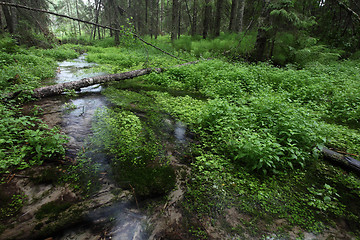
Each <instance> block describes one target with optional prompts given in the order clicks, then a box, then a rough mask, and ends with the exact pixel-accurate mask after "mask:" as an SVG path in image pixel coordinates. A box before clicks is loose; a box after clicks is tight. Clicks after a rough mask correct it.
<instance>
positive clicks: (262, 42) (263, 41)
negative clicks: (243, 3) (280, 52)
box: [252, 2, 271, 61]
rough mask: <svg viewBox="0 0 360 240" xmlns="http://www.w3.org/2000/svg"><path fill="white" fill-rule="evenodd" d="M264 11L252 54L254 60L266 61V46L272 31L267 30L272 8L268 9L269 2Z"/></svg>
mask: <svg viewBox="0 0 360 240" xmlns="http://www.w3.org/2000/svg"><path fill="white" fill-rule="evenodd" d="M263 8H264V9H263V11H262V13H261V16H260V18H259V27H258V33H257V36H256V42H255V46H254V51H253V54H252V58H253V60H254V61H264V60H265V59H266V58H267V56H266V54H265V53H266V46H267V43H268V42H269V40H270V38H271V37H270V33H269V31H268V30H267V27H268V26H269V22H270V20H269V18H270V10H269V9H268V6H267V2H265V5H264V6H263Z"/></svg>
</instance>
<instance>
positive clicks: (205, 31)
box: [203, 0, 211, 38]
mask: <svg viewBox="0 0 360 240" xmlns="http://www.w3.org/2000/svg"><path fill="white" fill-rule="evenodd" d="M210 19H211V0H205V7H204V20H203V38H207V36H208V33H209V27H210Z"/></svg>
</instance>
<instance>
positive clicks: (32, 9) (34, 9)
mask: <svg viewBox="0 0 360 240" xmlns="http://www.w3.org/2000/svg"><path fill="white" fill-rule="evenodd" d="M0 5H5V6H10V7H16V8H22V9H26V10H29V11H35V12H42V13H47V14H51V15H54V16H58V17H63V18H68V19H71V20H73V21H78V22H82V23H85V24H91V25H94V26H97V27H101V28H105V29H109V30H112V31H117V32H120V31H121V30H120V29H117V28H113V27H109V26H105V25H101V24H98V23H94V22H89V21H85V20H82V19H78V18H74V17H70V16H67V15H64V14H59V13H54V12H50V11H47V10H43V9H37V8H32V7H28V6H24V5H19V4H15V3H8V2H0ZM131 34H132V35H133V36H134V37H135V38H137V39H139V40H140V41H141V42H143V43H145V44H146V45H149V46H151V47H153V48H155V49H157V50H159V51H160V52H162V53H165V54H167V55H169V56H171V57H173V58H176V59H178V60H181V61H187V60H184V59H181V58H179V57H176V56H175V55H173V54H171V53H169V52H166V51H164V50H162V49H161V48H159V47H157V46H155V45H153V44H151V43H149V42H147V41H145V40H144V39H142V38H141V37H140V36H139V35H137V34H136V33H131Z"/></svg>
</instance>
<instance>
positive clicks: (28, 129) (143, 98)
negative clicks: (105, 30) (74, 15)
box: [0, 45, 360, 239]
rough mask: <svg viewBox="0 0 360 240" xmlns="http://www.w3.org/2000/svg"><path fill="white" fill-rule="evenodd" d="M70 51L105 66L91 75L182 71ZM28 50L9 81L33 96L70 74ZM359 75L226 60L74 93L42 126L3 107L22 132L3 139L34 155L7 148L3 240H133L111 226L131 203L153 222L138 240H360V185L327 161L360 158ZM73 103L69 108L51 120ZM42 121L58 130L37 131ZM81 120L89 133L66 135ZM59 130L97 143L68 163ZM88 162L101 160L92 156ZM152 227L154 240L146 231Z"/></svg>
mask: <svg viewBox="0 0 360 240" xmlns="http://www.w3.org/2000/svg"><path fill="white" fill-rule="evenodd" d="M62 48H63V49H60V50H57V52H56V51H55V50H54V52H55V53H56V54H57V55H58V56H59V55H61V53H63V52H66V53H65V54H64V55H67V56H68V57H71V58H75V57H77V56H78V54H77V53H74V52H75V51H73V50H72V49H77V50H79V49H81V50H82V51H87V54H88V55H87V56H86V59H87V61H89V62H95V63H97V64H98V65H97V66H95V67H94V68H92V69H88V70H86V69H85V70H84V71H85V73H86V74H87V73H90V74H91V73H92V72H107V73H117V72H125V71H129V70H133V69H139V68H143V67H147V66H150V67H169V66H172V65H177V64H178V62H177V60H174V59H169V58H168V57H164V56H162V55H160V54H156V53H153V52H150V53H149V52H148V53H147V54H149V55H146V54H144V52H143V51H139V50H138V49H136V48H125V47H123V48H120V47H99V46H97V47H96V46H76V45H67V46H63V47H62ZM17 51H18V53H16V54H14V53H2V55H1V57H2V58H9V59H11V58H16V61H13V62H12V64H13V65H6V67H5V68H4V69H3V70H1V71H3V72H2V76H13V75H14V74H15V75H14V76H16V74H19V77H15V78H13V79H12V80H11V81H13V82H16V84H18V85H19V86H20V87H23V88H24V89H26V87H25V85H26V86H29V84H30V83H31V84H33V85H34V86H35V85H36V83H33V82H31V79H34V78H33V77H34V76H36V75H41V74H42V75H41V76H38V77H37V78H38V80H39V79H48V78H49V76H51V74H50V72H51V71H53V72H54V69H56V64H54V60H53V59H54V57H53V56H51V57H49V59H50V58H51V59H52V60H51V59H50V60H49V59H48V60H47V61H49V66H50V67H49V69H48V73H47V71H45V70H47V69H43V70H41V71H40V70H39V69H40V68H41V66H42V64H43V63H41V62H43V61H44V60H42V58H41V57H39V55H41V56H45V55H46V56H50V55H51V54H53V52H52V51H50V50H49V51H48V52H47V51H45V50H36V51H35V50H34V49H32V50H31V52H30V51H29V52H26V51H25V50H21V51H20V50H17ZM25 52H26V54H25ZM22 54H23V55H22ZM184 55H185V56H187V57H188V58H189V60H194V58H195V57H194V56H190V55H186V54H185V53H184ZM39 58H40V59H39ZM43 58H44V57H43ZM65 58H66V57H65ZM144 58H145V59H147V61H145V60H144ZM46 59H47V58H46ZM55 59H57V60H64V59H61V58H59V57H57V58H55ZM29 61H33V62H34V63H33V65H32V66H33V67H32V68H31V69H30V68H29V69H25V68H24V69H23V71H24V72H16V71H18V70H19V67H18V64H22V63H23V62H29ZM35 63H36V64H38V65H36V64H35ZM50 63H51V64H50ZM144 64H145V66H144ZM34 66H35V67H34ZM358 66H359V61H358V60H346V61H341V62H340V61H333V62H327V63H326V64H323V63H321V62H312V63H311V64H308V65H306V66H305V67H302V68H298V69H297V68H294V67H293V66H289V67H286V68H276V67H273V66H271V65H269V64H265V63H259V64H248V63H244V62H236V63H233V62H229V61H228V60H226V59H214V60H210V61H201V62H199V63H197V64H195V65H192V66H184V67H177V68H168V69H167V70H166V71H165V72H164V73H160V74H159V73H155V72H154V73H151V74H149V75H147V76H143V77H140V78H137V79H132V80H126V81H123V82H119V83H109V84H106V85H105V86H103V87H102V89H98V90H99V91H100V90H101V95H99V94H100V93H93V92H91V91H90V92H88V93H85V94H79V95H78V96H76V95H74V92H70V93H68V94H67V97H66V96H63V97H61V98H60V100H59V99H57V98H54V99H52V100H49V101H48V102H47V103H46V104H45V105H42V107H41V108H43V110H40V107H39V106H41V105H40V104H38V107H35V108H31V111H30V112H29V111H25V112H26V114H27V115H29V117H25V116H26V114H25V115H24V112H22V113H21V111H18V110H16V109H13V108H10V107H9V106H8V105H6V104H5V103H2V105H1V109H0V110H1V111H2V113H4V114H3V115H4V116H6V117H4V118H3V119H2V121H3V124H4V126H5V124H9V126H14V128H13V130H9V128H6V129H5V128H4V129H0V130H1V131H2V132H1V133H2V136H3V137H2V139H6V137H9V139H13V140H12V141H14V143H15V141H17V142H16V143H15V144H18V145H19V146H24V147H23V148H19V149H17V148H15V150H16V152H14V153H12V152H11V151H10V150H9V149H11V146H7V145H4V146H3V149H5V150H2V151H1V152H0V154H2V153H5V152H6V153H10V152H11V154H12V155H10V154H7V155H4V156H3V159H4V160H3V161H2V162H1V165H0V167H1V169H2V172H1V173H2V176H3V178H2V184H1V186H0V188H1V189H2V190H3V191H1V192H0V193H1V194H0V198H1V199H2V200H4V201H1V203H2V205H1V206H0V207H1V212H0V220H1V223H0V232H1V233H2V234H3V235H0V238H5V239H6V238H8V237H7V236H10V235H11V234H10V233H9V232H11V231H13V232H12V234H14V232H16V231H17V229H18V228H17V227H16V224H15V223H16V222H18V223H19V224H23V229H24V232H21V231H18V232H17V234H18V235H17V236H15V235H11V237H15V238H17V239H23V238H24V236H25V235H24V234H25V233H29V234H30V233H31V234H34V232H37V235H33V236H37V237H49V236H57V234H59V232H62V231H63V230H64V229H67V228H69V226H71V225H81V226H84V219H87V220H86V221H85V222H86V223H87V224H95V225H96V226H101V227H100V230H99V229H97V230H96V231H97V232H96V233H94V236H98V237H100V238H101V237H105V238H106V237H110V236H111V235H112V234H114V235H113V236H115V235H116V234H119V232H120V231H121V227H119V228H117V229H116V228H115V230H114V228H112V227H110V226H113V225H114V224H115V223H116V224H118V222H117V221H115V220H114V219H116V217H114V215H111V214H109V213H110V212H113V211H114V209H113V208H111V205H112V204H113V203H114V202H118V201H120V202H128V201H129V206H122V205H121V204H120V205H116V206H118V208H119V209H127V210H126V211H125V212H127V213H128V214H127V215H126V216H136V217H135V218H134V219H138V220H139V221H133V222H132V223H133V225H131V226H132V227H131V228H130V229H138V230H137V231H138V232H137V233H138V234H139V236H141V237H142V238H141V239H147V238H153V239H359V237H360V232H359V229H360V219H359V217H360V207H359V206H358V204H356V203H357V202H359V200H360V191H359V189H360V179H359V177H358V176H357V175H355V174H354V173H352V172H351V171H349V170H347V169H343V168H341V167H340V166H333V165H331V164H329V163H328V162H327V161H325V160H324V159H322V157H321V155H320V153H319V151H318V150H317V147H321V146H327V147H329V148H332V149H334V150H336V151H339V152H345V153H350V154H352V155H351V156H354V155H355V156H354V157H356V156H359V154H360V132H359V129H358V125H357V124H358V121H359V119H360V118H359V116H360V109H359V108H358V107H357V106H359V105H360V99H359V98H358V96H359V94H360V93H359V91H360V80H359V79H360V75H359V74H360V73H359V71H358ZM35 70H36V71H35ZM37 70H39V71H37ZM87 71H88V72H87ZM25 73H26V74H25ZM52 74H53V73H52ZM3 78H4V79H0V80H1V81H0V83H2V85H1V86H2V88H3V91H4V92H6V91H11V90H13V89H12V88H11V87H9V86H7V87H6V88H5V87H4V86H5V85H6V84H7V85H9V84H8V83H9V79H5V77H3ZM19 79H21V81H20V80H19ZM31 84H30V85H31ZM19 86H18V87H19ZM4 89H5V90H6V91H5V90H4ZM98 90H96V91H98ZM20 96H21V97H23V98H26V96H22V95H20ZM94 96H96V98H97V97H98V96H100V99H101V100H100V102H99V101H98V100H96V101H95V100H94V99H93V97H94ZM86 101H88V102H86ZM55 102H57V103H55ZM59 103H61V106H63V108H60V109H51V107H52V106H55V105H56V104H59ZM59 106H60V105H59ZM47 108H48V109H47ZM97 108H98V110H97ZM44 109H45V111H44ZM41 112H42V113H45V114H43V115H42V114H41ZM47 112H48V113H49V112H51V114H47ZM6 114H7V115H6ZM30 115H35V117H33V116H30ZM18 116H21V117H22V118H20V119H22V120H21V121H22V122H23V123H19V122H17V121H16V119H19V118H18ZM50 116H52V117H50ZM64 116H65V117H64ZM33 118H34V119H35V118H43V122H44V123H47V124H48V125H49V126H47V127H42V128H39V129H40V130H39V131H37V132H36V128H35V125H32V124H33V122H37V121H38V120H34V119H33ZM59 118H63V119H62V120H59ZM69 120H72V121H73V120H74V121H75V122H74V123H73V124H72V125H66V122H68V121H69ZM59 123H61V127H62V128H63V130H62V131H63V133H65V134H67V135H68V136H69V140H68V141H69V143H68V145H71V144H74V143H75V145H76V143H77V141H79V134H77V133H80V134H82V136H88V137H89V138H88V139H87V140H86V141H85V142H86V143H84V144H83V145H77V146H76V147H75V148H67V153H68V157H67V158H65V159H62V158H60V157H58V156H61V155H62V154H64V151H63V150H62V149H61V148H58V147H57V146H58V145H59V144H60V145H61V143H63V142H62V140H61V139H62V137H60V136H61V135H60V133H59V132H52V133H51V134H48V135H46V130H47V129H48V128H52V127H53V126H56V125H58V124H59ZM76 125H78V126H85V125H86V126H87V130H81V129H80V130H79V129H78V128H76ZM24 126H25V127H24ZM64 126H70V127H69V128H68V130H69V131H70V130H71V129H72V130H74V131H73V132H66V131H67V130H65V131H64ZM65 129H66V128H65ZM43 130H44V132H42V131H43ZM72 130H71V131H72ZM13 131H14V132H17V133H21V134H17V136H21V138H19V137H15V135H14V133H13ZM54 131H55V130H54ZM34 139H37V140H36V141H35V140H34ZM41 139H42V140H41ZM6 141H7V140H6ZM81 141H83V139H82V140H81ZM52 143H53V144H52ZM32 146H34V147H33V148H32ZM36 146H41V148H40V149H39V148H36ZM65 146H66V145H65ZM94 149H101V150H98V151H93V150H94ZM15 150H14V151H15ZM79 150H80V152H87V151H89V152H91V153H90V155H87V154H80V155H78V152H79ZM20 153H21V154H20ZM55 153H56V154H55ZM41 154H42V155H41ZM1 156H2V155H1ZM17 156H24V157H23V158H20V157H17ZM37 156H39V157H37ZM32 159H37V160H32ZM40 159H45V161H40ZM75 159H76V160H75ZM99 159H101V160H99ZM5 160H6V161H5ZM21 161H23V163H21ZM75 162H76V164H74V163H75ZM9 163H12V164H13V165H9ZM103 163H106V164H105V165H104V164H103ZM19 166H24V167H19ZM105 166H106V167H105ZM9 169H10V170H9ZM104 173H106V174H104ZM23 176H25V177H23ZM99 179H100V181H99ZM119 189H124V191H122V190H119ZM134 192H135V195H134V194H133V193H134ZM131 195H134V196H135V197H134V198H131V197H130V196H131ZM42 199H46V200H42ZM29 204H34V205H33V207H32V208H31V207H30V205H29ZM51 204H53V205H51ZM54 204H55V206H56V207H55V206H54ZM137 204H138V205H139V208H140V209H141V210H142V212H140V211H138V210H137V206H136V205H137ZM104 206H108V208H107V207H104ZM89 209H90V211H91V210H95V211H94V213H92V214H89V211H88V210H89ZM96 209H102V210H100V212H98V211H97V210H96ZM144 212H146V214H145V215H146V216H147V217H146V216H144V215H143V213H144ZM104 214H107V215H104ZM85 215H86V216H89V215H91V216H96V217H93V218H91V219H90V220H89V218H88V217H85V218H84V216H85ZM65 216H67V217H65ZM122 216H123V215H122ZM123 217H124V218H126V217H125V216H123ZM60 219H65V220H64V221H60ZM104 219H105V220H104ZM143 219H146V221H147V222H148V223H149V224H148V226H147V228H146V230H147V231H145V232H149V234H150V236H148V235H147V233H144V231H143V230H141V229H142V228H141V227H140V226H142V224H143V223H142V220H143ZM67 220H69V221H67ZM70 220H71V221H70ZM29 221H30V222H31V223H30V222H29ZM54 224H55V225H56V226H55V225H54ZM11 225H12V226H14V227H15V228H13V229H12V230H11V228H9V226H11ZM85 225H86V224H85ZM29 228H32V229H33V231H28V230H29ZM25 230H26V231H25ZM62 233H64V232H62ZM7 234H10V235H7ZM67 234H70V235H71V234H73V233H67ZM60 235H61V234H60ZM70 235H69V236H70ZM117 236H120V235H117ZM25 237H26V236H25ZM9 238H10V237H9Z"/></svg>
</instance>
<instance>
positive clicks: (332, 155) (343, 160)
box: [321, 147, 360, 175]
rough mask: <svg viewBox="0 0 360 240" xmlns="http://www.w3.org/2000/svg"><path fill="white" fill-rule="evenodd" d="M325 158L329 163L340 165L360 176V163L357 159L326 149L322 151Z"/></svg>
mask: <svg viewBox="0 0 360 240" xmlns="http://www.w3.org/2000/svg"><path fill="white" fill-rule="evenodd" d="M321 152H322V154H323V156H324V158H325V159H326V160H328V161H331V162H334V163H336V164H339V165H341V166H343V167H345V168H347V169H349V170H351V171H353V172H355V173H356V174H358V175H360V161H359V160H356V159H355V158H352V157H349V156H346V155H343V154H340V153H338V152H335V151H332V150H330V149H328V148H326V147H324V148H323V149H322V150H321Z"/></svg>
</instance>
